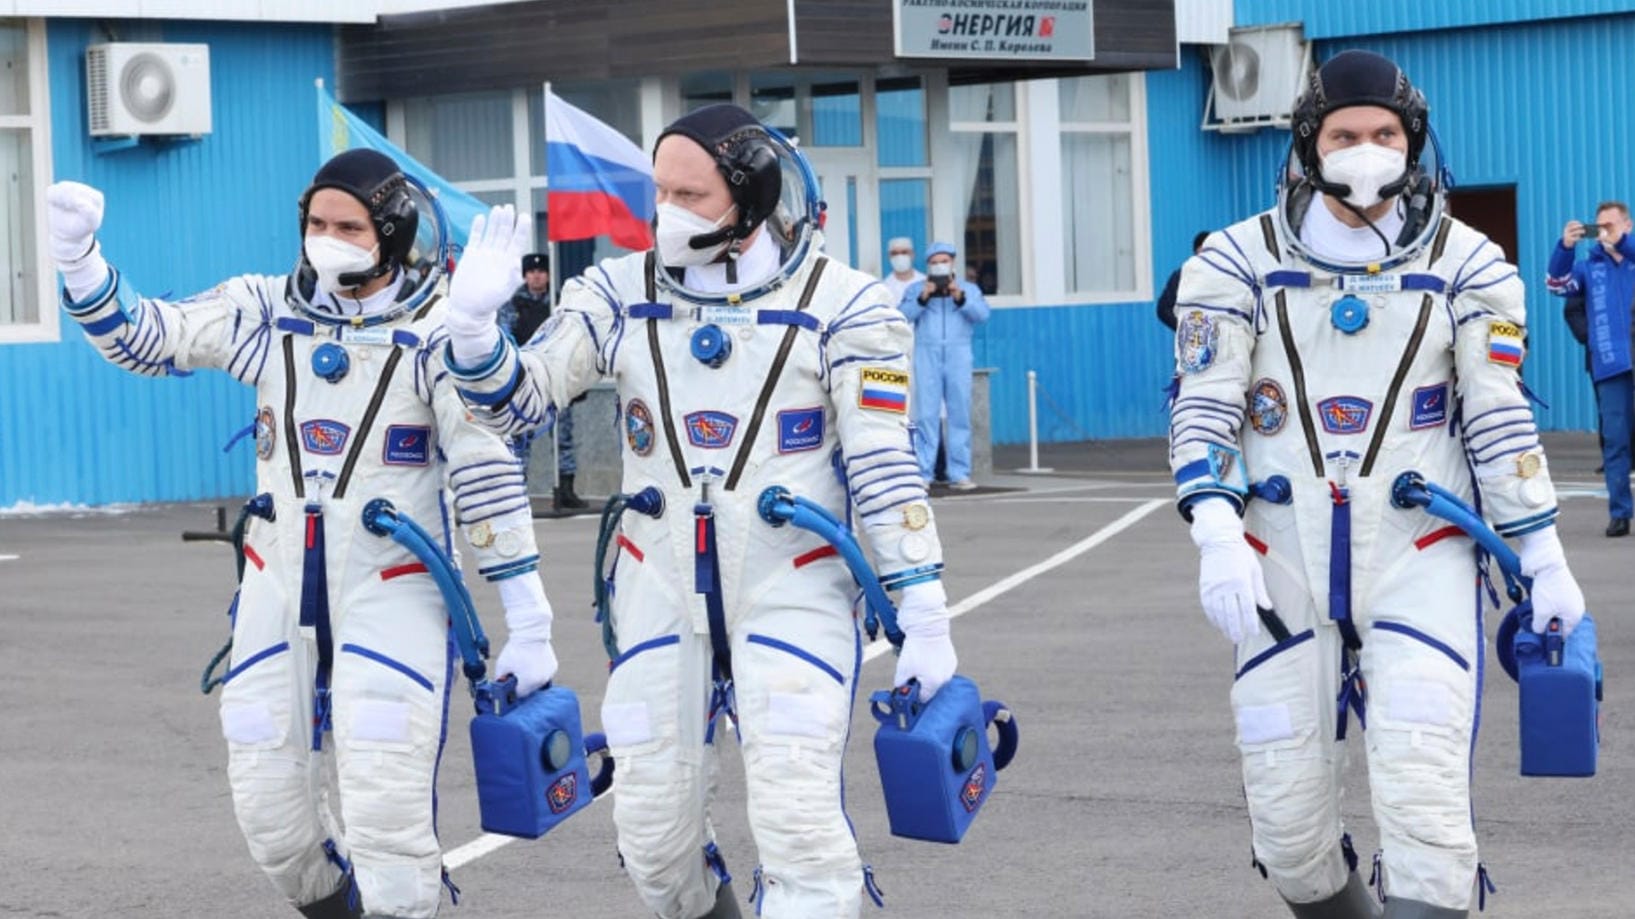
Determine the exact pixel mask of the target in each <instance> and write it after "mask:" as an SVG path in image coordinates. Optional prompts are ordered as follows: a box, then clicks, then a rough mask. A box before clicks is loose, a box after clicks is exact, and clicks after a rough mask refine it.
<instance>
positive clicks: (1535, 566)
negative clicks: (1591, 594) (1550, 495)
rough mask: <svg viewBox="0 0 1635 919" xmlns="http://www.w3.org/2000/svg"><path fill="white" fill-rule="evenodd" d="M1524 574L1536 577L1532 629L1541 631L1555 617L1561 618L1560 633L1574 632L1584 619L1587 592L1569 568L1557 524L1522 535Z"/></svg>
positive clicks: (1568, 633)
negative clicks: (1579, 586) (1585, 592)
mask: <svg viewBox="0 0 1635 919" xmlns="http://www.w3.org/2000/svg"><path fill="white" fill-rule="evenodd" d="M1520 555H1521V573H1522V574H1525V575H1527V576H1528V577H1530V578H1532V579H1533V594H1532V597H1533V631H1535V632H1540V633H1542V632H1543V631H1544V629H1545V627H1546V626H1548V625H1549V624H1550V620H1551V619H1552V618H1557V617H1559V618H1560V619H1561V634H1562V635H1563V636H1567V635H1571V634H1572V632H1573V629H1574V628H1576V627H1577V626H1578V620H1580V619H1583V618H1584V592H1583V591H1582V590H1579V589H1578V581H1577V580H1575V579H1574V578H1573V573H1572V572H1571V571H1569V570H1567V553H1566V552H1565V551H1563V550H1562V548H1561V537H1560V535H1558V534H1557V533H1556V528H1555V527H1554V526H1547V527H1545V528H1544V529H1542V530H1534V531H1533V532H1531V533H1526V534H1523V536H1522V537H1521V553H1520Z"/></svg>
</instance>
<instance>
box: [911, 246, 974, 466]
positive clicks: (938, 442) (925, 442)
mask: <svg viewBox="0 0 1635 919" xmlns="http://www.w3.org/2000/svg"><path fill="white" fill-rule="evenodd" d="M956 254H958V253H956V251H955V250H954V247H953V244H951V243H945V242H935V243H932V244H931V248H930V249H929V250H927V251H926V256H925V281H924V282H923V283H921V284H920V285H919V286H918V287H913V286H911V287H909V288H908V289H907V290H905V291H903V298H902V301H901V303H899V304H898V307H899V308H900V309H901V310H902V311H903V315H904V316H907V317H908V321H909V322H911V323H913V325H914V428H915V440H914V452H915V454H916V456H917V457H918V459H919V463H920V475H921V477H923V478H924V479H925V480H926V482H930V481H932V480H933V479H934V478H935V477H936V465H937V449H938V448H939V447H942V448H943V449H944V451H945V453H946V455H947V464H948V481H949V487H950V488H953V489H956V490H959V491H968V490H970V489H972V488H975V487H976V483H975V482H972V481H971V335H972V332H973V330H974V329H975V328H976V327H977V326H979V325H981V324H982V323H984V322H987V321H988V301H987V299H986V298H985V297H983V296H982V289H981V288H980V287H977V286H976V285H975V284H973V283H971V282H970V281H965V280H960V279H959V277H958V275H957V274H956V273H955V272H954V256H955V255H956ZM945 412H946V414H947V418H948V435H947V438H946V442H945V441H944V438H943V426H942V419H943V415H944V413H945Z"/></svg>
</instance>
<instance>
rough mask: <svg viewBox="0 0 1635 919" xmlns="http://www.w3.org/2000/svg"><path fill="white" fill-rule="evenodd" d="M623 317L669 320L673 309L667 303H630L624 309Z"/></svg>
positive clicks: (673, 311) (673, 312) (673, 313)
mask: <svg viewBox="0 0 1635 919" xmlns="http://www.w3.org/2000/svg"><path fill="white" fill-rule="evenodd" d="M625 315H627V316H629V317H630V318H631V319H669V318H671V317H672V316H674V315H675V307H673V306H671V305H670V304H668V303H632V304H630V305H629V306H628V307H626V308H625Z"/></svg>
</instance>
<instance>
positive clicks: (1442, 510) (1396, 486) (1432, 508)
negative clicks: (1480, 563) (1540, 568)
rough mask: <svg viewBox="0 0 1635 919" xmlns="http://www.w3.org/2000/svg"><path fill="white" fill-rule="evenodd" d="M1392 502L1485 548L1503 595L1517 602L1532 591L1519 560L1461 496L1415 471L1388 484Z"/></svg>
mask: <svg viewBox="0 0 1635 919" xmlns="http://www.w3.org/2000/svg"><path fill="white" fill-rule="evenodd" d="M1391 501H1392V503H1394V504H1396V506H1397V507H1401V508H1409V507H1422V508H1424V509H1425V512H1426V513H1428V514H1430V515H1431V516H1433V517H1439V518H1441V519H1443V520H1446V521H1447V522H1449V523H1451V524H1453V525H1454V526H1456V527H1458V528H1459V529H1461V530H1464V531H1465V534H1466V535H1467V536H1469V537H1470V538H1471V539H1474V540H1476V542H1477V544H1478V545H1480V546H1481V547H1482V548H1483V549H1486V550H1487V552H1488V554H1489V555H1492V556H1493V559H1494V561H1496V562H1498V563H1499V570H1500V571H1502V572H1503V573H1504V579H1505V586H1506V591H1505V592H1506V593H1508V594H1509V595H1510V599H1512V600H1514V601H1515V602H1517V603H1520V602H1521V600H1522V593H1523V592H1524V591H1528V590H1531V589H1532V586H1533V585H1532V579H1531V578H1529V577H1527V576H1526V575H1523V574H1522V573H1521V558H1520V557H1519V556H1518V555H1516V551H1515V550H1514V549H1512V548H1510V546H1509V545H1507V544H1506V543H1505V541H1504V538H1503V537H1501V536H1500V535H1499V534H1498V533H1495V532H1493V528H1492V527H1489V526H1488V525H1487V523H1486V521H1484V520H1482V516H1481V515H1480V514H1478V513H1477V512H1476V509H1475V508H1473V507H1471V506H1470V505H1468V504H1466V503H1465V502H1464V501H1463V500H1461V499H1460V497H1459V496H1458V495H1456V494H1454V493H1453V492H1450V491H1448V490H1447V489H1446V488H1443V487H1442V486H1440V485H1437V484H1436V483H1434V482H1427V481H1425V478H1424V476H1421V475H1420V474H1419V473H1417V472H1404V473H1403V474H1402V475H1399V476H1397V480H1396V482H1394V483H1392V485H1391Z"/></svg>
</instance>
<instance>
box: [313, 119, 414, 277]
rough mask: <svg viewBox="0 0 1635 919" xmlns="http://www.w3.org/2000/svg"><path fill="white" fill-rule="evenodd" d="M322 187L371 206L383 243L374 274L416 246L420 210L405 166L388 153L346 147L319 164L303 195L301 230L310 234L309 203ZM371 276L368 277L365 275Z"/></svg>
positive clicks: (398, 261)
mask: <svg viewBox="0 0 1635 919" xmlns="http://www.w3.org/2000/svg"><path fill="white" fill-rule="evenodd" d="M321 188H333V189H337V190H339V191H344V192H346V193H347V194H349V195H351V196H352V197H353V198H356V199H357V200H358V201H359V203H361V204H362V205H363V206H364V207H365V208H367V209H368V210H369V220H370V222H371V223H373V224H374V226H375V236H376V239H377V240H378V241H379V243H380V263H379V264H378V265H377V266H376V269H375V271H374V272H373V273H372V275H371V276H373V277H379V276H380V275H382V274H385V273H386V272H388V271H390V270H391V269H392V267H393V266H395V265H401V264H403V263H404V262H406V261H407V260H408V258H409V252H410V250H412V249H413V248H414V234H415V231H416V230H417V229H418V228H419V225H420V213H419V210H418V209H417V208H416V207H415V204H414V198H413V197H412V196H411V195H410V194H409V183H408V180H407V179H405V178H404V177H403V170H402V169H400V168H399V167H398V165H397V163H395V162H393V160H392V158H391V157H389V156H387V155H386V154H384V153H380V152H379V151H376V150H369V149H366V148H359V149H356V150H345V151H342V152H341V153H337V154H336V155H335V156H333V157H331V158H330V160H329V162H327V163H325V164H323V165H322V166H320V167H319V168H318V172H317V174H316V175H314V176H313V177H312V184H311V185H310V186H308V187H307V190H306V191H305V192H304V193H302V195H301V227H300V230H301V233H302V235H303V236H304V235H305V234H306V226H307V207H308V205H310V204H311V203H312V196H313V195H314V194H315V193H317V191H318V190H319V189H321ZM343 280H344V279H343ZM365 280H367V279H365ZM359 283H362V281H360V282H359Z"/></svg>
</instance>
